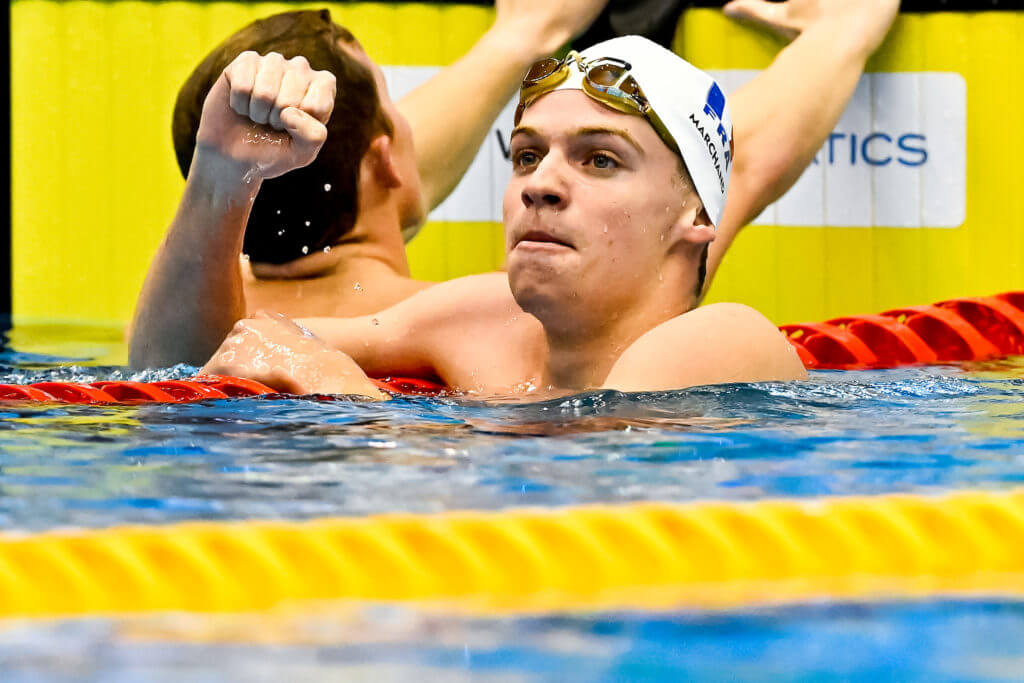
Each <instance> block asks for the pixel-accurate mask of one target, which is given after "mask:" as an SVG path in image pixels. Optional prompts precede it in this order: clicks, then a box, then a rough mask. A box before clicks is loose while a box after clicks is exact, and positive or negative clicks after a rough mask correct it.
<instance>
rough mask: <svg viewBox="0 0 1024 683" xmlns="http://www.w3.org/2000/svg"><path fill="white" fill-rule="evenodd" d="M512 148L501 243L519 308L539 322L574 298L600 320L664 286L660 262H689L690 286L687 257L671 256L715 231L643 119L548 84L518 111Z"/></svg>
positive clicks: (680, 265)
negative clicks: (545, 91)
mask: <svg viewBox="0 0 1024 683" xmlns="http://www.w3.org/2000/svg"><path fill="white" fill-rule="evenodd" d="M511 156H512V162H513V176H512V180H511V181H510V182H509V185H508V188H507V190H506V192H505V201H504V210H503V215H504V222H505V247H506V250H507V254H508V260H507V264H508V272H509V283H510V285H511V286H512V292H513V294H514V295H515V297H516V300H517V301H518V302H519V305H520V306H522V307H523V308H524V309H525V310H527V311H529V312H531V313H534V314H535V315H537V316H538V317H539V318H541V320H542V321H545V320H546V318H547V319H551V316H550V315H545V314H546V313H547V312H551V313H554V314H556V316H557V315H558V314H560V313H562V312H564V311H565V306H567V305H568V306H574V305H575V304H579V306H578V307H577V308H576V309H575V313H574V315H585V316H593V318H594V320H598V321H599V320H603V319H606V318H618V317H619V316H620V315H624V314H628V312H629V311H630V310H631V309H634V308H636V306H637V305H638V304H641V302H643V301H644V299H645V298H646V297H648V296H649V295H650V294H651V292H652V288H659V287H664V283H665V277H663V276H664V275H665V273H664V272H663V270H664V269H666V268H676V269H677V270H678V269H679V268H685V269H690V270H692V271H693V282H694V285H695V283H696V259H695V258H694V259H689V260H687V259H688V257H687V258H675V257H676V256H679V255H680V254H685V255H688V254H690V253H691V252H694V251H695V250H696V251H699V247H700V246H702V245H703V243H705V242H707V241H709V240H710V239H711V238H712V237H713V234H714V233H713V231H712V229H711V227H710V226H709V225H706V224H705V225H701V223H702V222H703V223H706V221H702V219H701V217H702V216H703V212H702V211H701V207H700V202H699V200H698V199H697V195H696V193H695V192H694V191H693V189H692V187H690V186H689V185H688V184H687V183H686V182H685V181H684V180H683V177H682V175H681V173H680V164H679V159H678V157H677V156H676V155H675V153H674V152H672V151H671V150H670V149H669V148H668V147H667V146H666V145H665V143H664V142H662V140H661V139H660V138H659V137H658V134H657V133H656V132H655V131H654V128H652V127H651V125H650V124H649V123H648V122H647V121H646V120H645V119H644V118H642V117H640V116H634V115H629V114H623V113H620V112H617V111H613V110H611V109H609V108H607V107H605V106H603V105H601V104H599V103H598V102H596V101H594V100H593V99H591V98H590V97H588V96H586V95H585V94H584V93H583V92H581V91H578V90H562V91H556V92H552V93H549V94H547V95H545V96H543V97H541V98H540V99H539V100H537V101H536V102H535V103H534V104H532V105H531V106H530V107H529V108H528V109H527V110H526V112H525V113H524V114H523V117H522V119H521V120H520V123H519V126H518V127H517V128H516V129H515V131H513V133H512V140H511ZM691 261H692V263H691ZM680 277H682V276H680V275H679V274H678V273H675V277H674V278H673V280H672V281H673V282H677V281H679V280H680ZM684 297H685V293H683V292H680V293H679V300H680V301H682V300H683V299H684Z"/></svg>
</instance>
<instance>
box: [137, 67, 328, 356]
mask: <svg viewBox="0 0 1024 683" xmlns="http://www.w3.org/2000/svg"><path fill="white" fill-rule="evenodd" d="M334 95H335V80H334V76H333V75H332V74H330V73H328V72H326V71H313V70H312V69H311V68H310V67H309V64H308V63H307V62H306V60H305V59H304V58H302V57H296V58H294V59H290V60H287V61H286V60H285V59H284V58H283V57H282V56H281V55H279V54H277V53H273V52H272V53H270V54H268V55H266V56H265V57H261V56H260V55H258V54H256V53H255V52H243V53H242V54H241V55H239V56H238V57H237V58H236V59H235V61H233V62H232V63H231V64H230V65H229V66H228V67H227V68H226V69H225V70H224V72H223V73H222V74H221V76H220V79H219V80H218V81H217V83H216V84H215V85H214V86H213V88H212V89H211V90H210V94H209V96H207V98H206V102H205V103H204V105H203V114H202V119H201V121H200V124H199V131H198V135H197V139H196V150H195V154H194V155H193V157H192V165H191V167H190V170H189V175H188V180H187V181H186V184H185V193H184V195H183V196H182V199H181V204H180V205H179V206H178V212H177V214H176V215H175V217H174V221H173V222H172V223H171V226H170V228H169V229H168V231H167V235H166V236H165V237H164V240H163V242H162V243H161V245H160V248H159V250H158V252H157V254H156V256H155V257H154V259H153V262H152V264H151V265H150V269H149V273H148V274H147V276H146V281H145V284H144V285H143V288H142V293H141V294H140V296H139V301H138V303H137V305H136V310H135V318H134V320H133V321H132V328H131V354H130V363H131V365H132V367H135V368H143V367H153V366H162V365H171V364H174V363H179V362H186V363H192V364H194V365H199V364H201V363H203V362H204V361H205V360H206V359H207V358H209V357H210V354H211V353H213V351H214V349H216V348H217V346H218V344H220V342H221V340H222V339H224V336H225V335H226V334H227V332H228V330H230V329H231V326H232V325H233V324H234V323H235V321H236V320H238V319H239V318H243V317H244V316H245V310H246V308H245V297H244V294H243V292H242V275H241V271H240V266H239V255H240V254H241V251H242V238H243V236H244V233H245V225H246V222H247V221H248V218H249V210H250V208H251V207H252V202H253V201H254V200H255V198H256V193H257V192H259V189H260V184H261V183H262V182H263V180H264V179H268V178H274V177H276V176H279V175H283V174H285V173H287V172H288V171H290V170H292V169H295V168H300V167H302V166H305V165H307V164H309V163H310V162H311V161H313V159H314V158H316V155H317V152H319V151H320V148H321V146H323V143H324V141H325V140H326V139H327V128H326V127H325V125H324V124H325V123H326V122H327V120H328V118H329V117H330V115H331V111H332V109H333V107H334Z"/></svg>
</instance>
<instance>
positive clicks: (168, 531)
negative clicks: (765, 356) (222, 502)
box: [0, 489, 1024, 617]
mask: <svg viewBox="0 0 1024 683" xmlns="http://www.w3.org/2000/svg"><path fill="white" fill-rule="evenodd" d="M964 593H984V594H999V595H1008V596H1012V597H1015V598H1024V489H1021V490H1015V491H1011V492H998V493H996V492H982V491H969V492H957V493H951V494H947V495H944V496H941V497H934V498H931V497H923V496H913V495H893V496H877V497H857V498H825V499H819V500H796V501H794V500H764V501H758V502H752V503H719V502H697V503H689V504H665V503H638V504H631V505H619V506H593V507H576V508H567V509H555V510H532V509H531V510H510V511H505V512H452V513H445V514H439V515H406V514H388V515H381V516H375V517H367V518H327V519H317V520H311V521H304V522H278V521H243V522H226V523H215V522H208V523H207V522H197V523H186V524H175V525H169V526H149V527H145V526H139V527H120V528H111V529H102V530H85V531H51V532H45V533H40V534H35V535H20V536H19V535H16V534H10V533H8V534H3V535H0V616H2V617H16V616H66V615H87V614H90V615H91V614H101V613H130V612H135V613H137V612H150V611H157V610H191V611H199V612H226V611H249V610H262V609H267V608H271V607H275V606H280V605H284V604H287V603H291V602H292V601H309V600H339V599H341V600H374V601H417V602H429V603H436V602H446V603H451V604H456V605H457V604H471V605H473V609H474V611H483V612H492V611H507V610H529V609H598V608H611V607H615V608H623V607H642V608H652V607H669V606H673V607H677V606H693V607H712V606H736V605H747V604H763V603H766V602H778V601H793V600H806V599H814V598H829V599H837V598H846V597H895V598H900V597H912V596H921V595H934V594H964Z"/></svg>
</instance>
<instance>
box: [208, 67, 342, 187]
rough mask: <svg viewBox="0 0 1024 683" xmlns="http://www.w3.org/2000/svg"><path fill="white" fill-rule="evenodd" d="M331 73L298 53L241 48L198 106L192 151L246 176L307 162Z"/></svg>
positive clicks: (317, 143) (320, 128)
mask: <svg viewBox="0 0 1024 683" xmlns="http://www.w3.org/2000/svg"><path fill="white" fill-rule="evenodd" d="M336 87H337V86H336V83H335V78H334V74H332V73H330V72H329V71H314V70H313V69H312V68H311V67H310V66H309V62H307V61H306V59H305V58H304V57H293V58H292V59H288V60H286V59H285V58H284V57H282V56H281V55H280V54H278V53H276V52H270V53H268V54H266V55H263V56H260V55H259V54H257V53H255V52H252V51H246V52H243V53H241V54H240V55H238V57H236V58H235V60H234V61H233V62H231V64H229V65H228V66H227V68H226V69H224V72H223V73H222V74H221V76H220V78H219V79H218V80H217V82H216V83H215V84H214V86H213V88H212V89H211V90H210V94H209V95H208V96H207V98H206V102H205V103H204V104H203V114H202V118H201V119H200V123H199V131H198V134H197V138H196V154H197V155H202V154H206V155H213V156H214V157H216V159H215V161H219V162H223V163H227V164H229V165H230V166H233V167H235V168H237V169H239V170H241V171H242V173H244V174H245V176H246V177H247V178H250V179H257V178H258V179H267V178H274V177H277V176H280V175H283V174H285V173H287V172H288V171H291V170H293V169H296V168H301V167H303V166H306V165H307V164H309V163H310V162H312V161H313V160H314V159H315V158H316V155H317V153H318V152H319V151H320V148H321V147H322V146H323V144H324V141H325V140H326V139H327V126H326V123H327V121H328V120H329V119H330V116H331V111H332V110H333V109H334V97H335V92H336Z"/></svg>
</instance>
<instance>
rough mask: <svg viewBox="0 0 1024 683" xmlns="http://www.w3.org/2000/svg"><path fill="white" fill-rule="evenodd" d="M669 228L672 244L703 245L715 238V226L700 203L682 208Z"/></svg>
mask: <svg viewBox="0 0 1024 683" xmlns="http://www.w3.org/2000/svg"><path fill="white" fill-rule="evenodd" d="M671 230H672V238H673V239H672V240H671V243H672V244H681V243H683V244H690V245H693V244H697V245H701V246H703V245H704V244H707V243H708V242H711V241H713V240H714V239H715V226H714V225H712V224H711V218H710V217H709V216H708V212H707V211H705V210H704V206H703V205H701V204H697V205H696V206H695V207H693V208H691V209H689V210H685V209H684V211H683V213H682V215H680V217H679V220H677V221H676V223H675V225H673V226H672V229H671Z"/></svg>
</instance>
